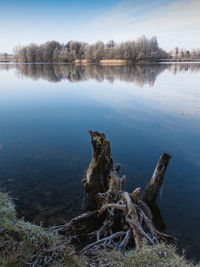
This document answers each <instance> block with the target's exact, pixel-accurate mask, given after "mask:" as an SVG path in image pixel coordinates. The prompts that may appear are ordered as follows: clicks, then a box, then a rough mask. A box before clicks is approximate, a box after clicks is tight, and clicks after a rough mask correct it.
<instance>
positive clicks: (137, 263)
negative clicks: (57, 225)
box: [0, 192, 200, 267]
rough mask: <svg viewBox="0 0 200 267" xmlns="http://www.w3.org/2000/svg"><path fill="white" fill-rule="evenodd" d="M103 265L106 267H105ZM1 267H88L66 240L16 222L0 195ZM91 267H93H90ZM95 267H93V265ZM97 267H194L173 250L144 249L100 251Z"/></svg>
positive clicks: (7, 201) (161, 246)
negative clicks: (123, 252) (122, 251)
mask: <svg viewBox="0 0 200 267" xmlns="http://www.w3.org/2000/svg"><path fill="white" fill-rule="evenodd" d="M105 264H106V265H105ZM0 266H2V267H4V266H9V267H25V266H38V267H39V266H50V267H69V266H71V267H80V266H82V267H83V266H89V265H88V260H87V259H85V260H84V261H83V260H81V259H80V258H79V257H78V256H76V254H75V252H74V250H73V248H72V247H71V246H70V244H69V242H68V240H67V239H66V238H65V237H64V236H61V235H59V234H57V233H56V232H55V231H54V230H53V229H50V228H49V229H45V228H44V227H42V226H37V225H34V224H31V223H29V222H25V221H24V220H23V219H17V217H16V212H15V208H14V205H13V202H12V201H11V199H10V198H9V196H8V195H7V194H6V193H2V192H0ZM91 266H92V265H91ZM93 266H94V265H93ZM98 266H100V267H101V266H110V267H114V266H119V267H194V266H196V267H197V266H198V267H200V265H194V264H192V263H188V262H187V261H186V260H185V259H184V257H183V256H179V255H178V254H177V253H176V249H175V248H174V247H172V246H167V245H165V244H159V245H157V246H154V247H150V246H148V245H144V246H143V248H142V249H141V250H140V251H136V250H131V251H129V252H127V253H125V254H122V253H121V252H118V251H111V252H107V251H101V252H100V254H99V264H98Z"/></svg>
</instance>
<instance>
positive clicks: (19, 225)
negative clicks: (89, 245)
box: [0, 192, 83, 267]
mask: <svg viewBox="0 0 200 267" xmlns="http://www.w3.org/2000/svg"><path fill="white" fill-rule="evenodd" d="M34 264H35V265H34ZM28 265H30V266H52V267H53V266H60V267H61V266H66V267H67V266H72V267H73V266H74V267H78V266H83V264H82V263H81V261H80V259H79V258H78V257H77V256H76V255H75V253H74V251H73V249H72V248H71V246H70V245H69V242H68V240H66V238H65V237H63V236H60V235H58V234H57V233H56V232H55V231H53V230H52V229H45V228H43V227H42V226H37V225H34V224H31V223H29V222H25V221H24V220H23V219H20V220H19V219H17V218H16V214H15V208H14V205H13V203H12V201H11V200H10V198H9V196H8V195H7V194H5V193H1V192H0V266H2V267H3V266H9V267H23V266H28Z"/></svg>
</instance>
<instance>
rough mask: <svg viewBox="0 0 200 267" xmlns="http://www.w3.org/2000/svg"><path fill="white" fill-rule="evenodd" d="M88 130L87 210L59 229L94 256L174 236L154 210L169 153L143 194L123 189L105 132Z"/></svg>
mask: <svg viewBox="0 0 200 267" xmlns="http://www.w3.org/2000/svg"><path fill="white" fill-rule="evenodd" d="M89 134H90V140H91V144H92V159H91V163H90V164H89V166H88V168H87V170H86V172H85V175H84V178H83V180H82V185H83V188H84V191H85V195H86V199H87V208H86V212H85V213H83V214H82V215H80V216H78V217H76V218H74V219H73V220H71V221H70V222H69V223H67V224H65V225H63V226H60V227H59V228H58V231H61V232H62V233H65V234H68V235H69V236H70V237H71V238H72V241H73V243H74V244H76V245H77V247H78V248H79V251H80V252H81V253H82V254H83V255H87V256H92V257H93V258H94V257H96V256H97V255H98V251H99V249H101V248H111V249H112V248H117V249H120V250H124V249H128V248H134V247H135V248H136V249H140V248H141V247H142V244H143V242H142V241H143V240H146V242H148V243H149V244H152V245H154V244H156V243H158V242H159V241H160V240H162V241H163V240H164V241H171V240H173V237H171V236H169V235H167V234H163V233H162V232H160V228H159V227H157V225H156V224H155V223H154V221H155V218H154V217H155V216H156V214H155V212H153V213H152V210H151V208H152V207H153V206H155V205H156V204H155V201H156V198H157V195H158V193H159V191H160V188H161V186H162V183H163V179H164V174H165V171H166V169H167V165H168V162H169V159H170V156H169V155H167V154H165V153H164V154H162V155H161V157H160V159H159V161H158V164H157V166H156V169H155V171H154V173H153V176H152V178H151V180H150V182H149V183H148V185H147V187H146V188H145V190H144V193H143V194H142V197H141V198H140V197H139V194H140V188H136V189H135V190H133V192H132V193H128V192H124V191H122V184H123V182H124V181H125V179H126V177H125V175H123V176H122V177H121V178H120V176H119V172H120V165H117V166H116V167H115V168H114V167H113V161H112V158H111V155H110V143H109V142H108V141H107V140H106V137H105V135H104V134H103V133H98V132H92V131H89ZM156 208H157V209H158V207H157V206H156Z"/></svg>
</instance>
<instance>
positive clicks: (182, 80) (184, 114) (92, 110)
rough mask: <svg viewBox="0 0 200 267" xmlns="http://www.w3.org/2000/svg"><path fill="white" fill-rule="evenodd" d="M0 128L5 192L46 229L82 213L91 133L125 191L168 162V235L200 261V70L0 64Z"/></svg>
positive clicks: (164, 196) (0, 177)
mask: <svg viewBox="0 0 200 267" xmlns="http://www.w3.org/2000/svg"><path fill="white" fill-rule="evenodd" d="M0 127H1V128H0V129H1V131H0V186H1V188H3V189H5V190H6V191H9V193H10V195H11V196H12V197H13V198H15V203H16V207H17V210H18V214H19V216H20V217H22V216H24V217H25V219H29V220H32V221H35V222H36V223H40V222H41V221H42V222H43V223H44V224H45V225H48V224H54V223H60V222H62V221H63V220H67V219H69V218H71V217H72V216H74V215H77V214H79V213H80V209H81V205H82V202H83V192H82V189H81V184H80V181H81V179H82V177H83V173H84V170H85V168H86V166H87V165H88V163H89V161H90V157H91V147H90V143H89V137H88V129H92V130H98V131H102V132H104V133H105V134H106V136H107V138H108V139H109V140H110V141H111V149H112V157H113V159H114V161H115V162H120V163H121V164H122V172H121V173H122V174H124V173H125V174H126V175H127V185H126V187H127V190H132V189H133V188H135V187H137V186H141V187H142V188H144V186H145V184H146V183H147V181H148V180H149V178H150V177H151V175H152V172H153V170H154V167H155V165H156V162H157V160H158V158H159V156H160V154H161V153H162V152H167V153H169V154H170V155H172V159H171V161H170V164H169V167H168V170H167V173H166V176H165V183H164V186H163V188H162V193H161V195H160V198H159V201H158V202H159V207H160V209H161V213H162V216H163V219H164V221H165V223H166V226H167V227H166V231H167V232H168V233H171V234H173V235H175V236H176V237H177V238H178V239H179V241H180V243H181V245H182V246H183V247H185V248H187V249H188V252H189V254H190V256H191V257H197V258H199V259H200V255H199V251H200V230H199V226H200V205H199V203H200V153H199V150H200V138H199V137H200V64H195V63H194V64H152V65H133V66H130V65H129V66H113V67H111V66H105V67H102V66H98V65H88V66H74V65H64V64H54V65H50V64H46V65H44V64H35V65H31V64H0Z"/></svg>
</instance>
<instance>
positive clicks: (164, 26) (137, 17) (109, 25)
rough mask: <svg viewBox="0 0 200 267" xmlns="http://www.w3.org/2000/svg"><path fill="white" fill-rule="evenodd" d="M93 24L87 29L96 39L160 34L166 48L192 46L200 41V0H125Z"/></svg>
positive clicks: (123, 38) (118, 38)
mask: <svg viewBox="0 0 200 267" xmlns="http://www.w3.org/2000/svg"><path fill="white" fill-rule="evenodd" d="M90 25H92V26H90V27H89V29H88V30H87V31H86V32H87V34H88V36H92V37H91V38H90V39H93V40H96V39H104V40H108V39H110V38H114V39H116V40H117V41H124V40H127V39H134V38H136V37H138V36H140V35H142V34H145V35H147V36H152V35H156V36H158V38H159V40H160V42H161V45H162V46H164V47H165V48H171V47H173V46H175V45H179V46H182V47H183V46H186V47H189V48H191V47H192V46H195V45H196V46H199V45H198V44H200V1H199V0H190V1H188V0H175V1H156V0H154V1H148V2H146V3H145V2H144V1H143V2H139V1H125V2H124V1H123V2H121V3H120V4H118V5H117V6H116V7H114V8H113V9H112V10H109V11H107V12H105V13H103V14H101V15H100V16H99V17H97V18H96V19H94V20H93V21H92V22H90ZM92 33H93V34H92Z"/></svg>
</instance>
